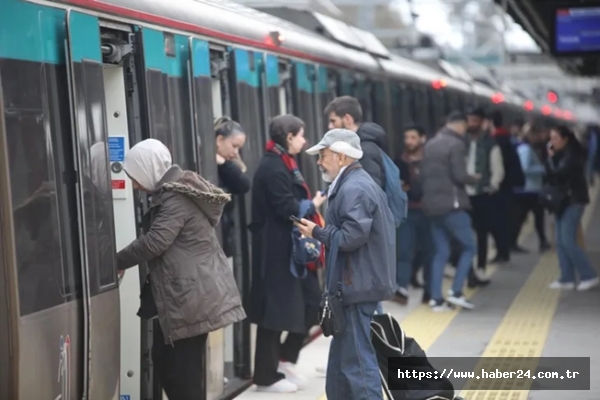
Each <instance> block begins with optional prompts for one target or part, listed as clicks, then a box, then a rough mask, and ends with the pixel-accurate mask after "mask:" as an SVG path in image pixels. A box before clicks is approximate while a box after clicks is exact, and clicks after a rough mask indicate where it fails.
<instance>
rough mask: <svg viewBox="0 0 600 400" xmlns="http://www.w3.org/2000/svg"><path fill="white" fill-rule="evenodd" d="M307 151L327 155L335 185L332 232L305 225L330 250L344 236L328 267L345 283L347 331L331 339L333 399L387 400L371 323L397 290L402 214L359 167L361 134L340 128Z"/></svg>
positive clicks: (322, 162) (323, 161) (328, 175)
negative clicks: (398, 215)
mask: <svg viewBox="0 0 600 400" xmlns="http://www.w3.org/2000/svg"><path fill="white" fill-rule="evenodd" d="M306 152H307V153H308V154H310V155H318V156H319V159H318V161H317V164H318V165H319V168H320V170H321V173H322V174H323V179H324V180H325V181H327V182H332V183H331V186H330V187H329V192H328V202H329V204H328V208H327V214H326V216H325V220H326V224H325V228H321V227H319V226H316V225H315V224H314V223H312V222H310V221H307V220H305V219H303V220H301V223H298V224H297V226H298V228H299V229H300V231H301V232H302V234H304V235H305V236H307V237H313V238H315V239H317V240H319V241H320V242H321V243H323V244H324V245H325V246H326V247H327V248H330V245H331V242H332V237H333V236H334V234H336V233H337V232H340V235H339V236H340V239H339V253H338V256H337V263H336V264H335V265H327V266H326V268H333V270H331V273H332V275H333V276H335V277H336V278H335V279H336V281H334V283H336V282H341V286H342V302H343V308H344V317H345V321H346V327H345V330H344V332H343V333H342V334H341V335H339V336H336V337H334V338H333V340H332V341H331V348H330V350H329V362H328V365H327V383H326V392H327V398H329V399H332V400H337V399H344V400H353V399H354V400H359V399H361V400H362V399H382V391H381V381H380V376H379V367H378V365H377V356H376V354H375V350H374V349H373V346H372V345H371V340H370V323H371V318H372V316H373V314H374V313H375V310H376V309H377V303H378V302H380V301H382V300H388V299H391V298H393V297H394V293H395V289H396V283H395V278H396V266H395V265H396V243H395V237H396V235H395V225H394V217H393V215H392V212H391V210H390V208H389V207H388V205H387V197H386V195H385V193H384V192H383V190H382V189H381V187H379V185H377V183H375V181H374V180H373V178H371V177H370V176H369V174H368V173H367V172H365V171H364V169H363V168H362V166H361V165H360V163H359V162H358V160H360V159H361V157H362V156H363V151H362V149H361V146H360V139H359V137H358V136H357V135H356V133H354V132H352V131H349V130H346V129H333V130H331V131H329V132H327V134H326V135H325V136H324V137H323V139H322V140H321V141H320V142H319V143H318V144H317V145H316V146H314V147H311V148H310V149H308V150H307V151H306Z"/></svg>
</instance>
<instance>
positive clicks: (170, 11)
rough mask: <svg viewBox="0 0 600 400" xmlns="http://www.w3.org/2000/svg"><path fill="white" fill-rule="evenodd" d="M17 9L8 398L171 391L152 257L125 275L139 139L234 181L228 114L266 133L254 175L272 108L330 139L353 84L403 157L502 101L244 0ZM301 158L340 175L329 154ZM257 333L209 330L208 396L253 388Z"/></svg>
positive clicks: (4, 327)
mask: <svg viewBox="0 0 600 400" xmlns="http://www.w3.org/2000/svg"><path fill="white" fill-rule="evenodd" d="M0 9H2V13H0V217H1V218H0V238H1V240H0V252H1V253H0V319H1V321H2V322H1V323H0V346H2V354H4V355H8V356H5V357H2V358H0V398H2V399H10V400H13V399H22V400H31V399H42V398H44V399H45V398H51V399H57V400H58V399H60V400H73V399H81V398H85V399H89V400H96V399H98V400H108V399H117V398H120V399H122V400H141V399H145V400H146V399H155V400H158V399H160V398H161V397H162V395H161V393H162V391H161V388H160V382H157V380H156V379H154V378H153V375H152V360H151V354H150V348H151V345H152V341H153V332H154V331H155V329H156V326H154V324H153V323H148V322H145V321H140V320H139V319H138V318H137V317H136V315H135V314H136V312H137V309H138V307H139V297H138V296H139V290H140V282H143V279H145V276H146V274H147V267H146V266H145V265H140V266H139V267H136V268H133V269H131V270H128V271H127V273H126V274H125V276H124V277H123V279H122V280H121V281H119V279H118V277H117V274H116V270H115V254H116V251H118V250H119V249H121V248H123V247H124V246H126V245H127V244H128V243H130V242H131V241H132V240H133V239H135V237H136V236H137V235H139V234H141V233H143V231H144V228H145V224H144V221H145V219H144V218H143V215H144V213H145V211H146V210H147V208H148V199H147V198H146V197H145V196H138V195H136V194H135V193H134V192H133V190H132V187H131V182H130V181H129V180H128V178H127V176H126V175H125V173H124V172H123V170H122V162H123V158H124V155H125V154H126V152H127V150H128V148H129V147H130V146H131V145H133V144H134V143H136V142H138V141H140V140H143V139H145V138H150V137H151V138H156V139H159V140H161V141H163V142H164V143H165V144H166V145H167V146H168V147H169V149H170V150H171V152H172V154H173V158H174V162H176V163H177V164H179V165H181V166H182V167H183V168H185V169H190V170H195V171H198V172H199V173H201V174H202V175H203V176H205V177H206V178H207V179H210V180H211V181H213V182H214V183H218V176H217V166H216V161H215V152H216V150H215V143H214V133H213V121H214V120H215V118H217V117H219V116H221V115H223V114H227V115H230V116H232V117H233V119H235V120H237V121H239V122H240V123H241V124H242V126H243V127H244V129H245V131H246V133H247V135H248V141H247V144H246V146H245V148H244V149H243V154H242V155H243V158H244V161H245V163H246V165H247V166H248V174H250V175H251V174H252V173H253V172H254V170H255V169H256V167H257V164H258V162H259V159H260V157H261V156H262V154H263V149H264V146H265V143H266V139H267V126H268V123H269V120H270V118H271V117H273V116H275V115H279V114H282V113H294V114H296V115H298V116H299V117H301V118H302V119H303V120H304V121H305V122H306V125H307V129H306V131H307V138H308V141H309V142H311V143H315V142H316V141H317V140H318V138H319V137H320V136H321V135H322V134H323V132H324V130H325V126H326V121H325V119H324V118H323V115H322V114H323V108H324V107H325V105H326V103H327V102H329V101H330V100H331V99H333V98H334V97H335V96H338V95H343V94H347V95H353V96H356V97H357V98H359V100H360V101H361V103H362V104H363V107H364V109H365V117H366V119H368V120H373V121H375V122H378V123H379V124H381V125H382V126H384V127H385V129H386V131H387V133H388V136H389V138H390V147H389V149H388V150H389V152H390V154H394V153H396V152H398V151H400V149H401V146H402V144H401V143H402V141H401V140H398V137H397V136H398V133H399V132H400V129H401V127H402V126H403V125H405V124H407V123H412V122H415V123H420V124H422V125H424V126H426V127H427V129H428V130H429V131H430V132H435V131H436V130H437V128H438V127H439V125H440V124H441V122H442V121H443V118H444V116H445V115H446V114H447V112H448V111H449V110H451V109H453V108H464V107H466V106H467V105H468V104H471V103H473V102H475V103H481V104H487V105H492V104H493V103H494V93H490V90H488V89H485V87H482V88H479V86H478V85H472V84H469V83H465V82H462V81H460V80H456V79H452V78H450V77H449V76H446V75H444V74H442V73H439V72H437V71H435V70H432V69H429V68H427V67H425V66H423V65H420V64H418V63H415V62H413V61H409V60H405V59H402V58H400V57H397V56H393V55H385V54H384V55H381V54H379V55H378V54H373V52H370V51H368V50H360V49H355V48H348V47H346V46H343V45H341V44H340V43H336V42H335V41H333V40H330V39H327V38H325V37H323V36H321V35H319V34H317V33H315V32H312V31H310V30H307V29H304V28H300V27H299V26H297V25H295V24H293V23H291V22H289V21H284V20H282V19H280V18H276V17H273V16H270V15H267V14H265V13H262V12H258V11H256V10H252V9H249V8H247V7H243V6H240V5H238V4H235V3H232V2H227V1H218V2H217V1H209V0H206V1H200V0H198V1H195V0H180V1H177V2H164V1H158V0H135V1H134V0H102V1H98V0H62V1H46V0H36V1H24V0H0ZM500 103H502V102H500ZM517 109H518V110H513V111H515V112H516V111H519V112H529V111H531V110H527V109H525V110H522V109H521V108H519V107H517ZM544 110H546V109H542V112H543V113H545V112H546V111H547V110H546V111H544ZM550 114H552V112H551V113H550ZM300 165H301V168H302V170H303V173H304V175H305V176H306V179H307V182H308V183H309V185H310V186H311V187H312V188H313V189H317V188H322V187H323V182H322V180H321V178H320V174H319V173H318V170H317V168H316V165H315V163H314V160H312V159H309V158H306V157H304V156H302V157H301V159H300ZM234 201H235V203H236V209H237V213H236V221H235V223H236V230H235V232H234V234H235V236H236V248H237V252H236V255H235V256H234V257H233V259H232V262H231V267H232V269H233V271H234V274H235V277H236V279H237V281H238V285H239V288H240V291H241V293H242V296H243V297H244V301H248V294H249V289H250V250H249V236H248V232H247V230H246V229H245V227H246V226H247V224H248V222H249V207H250V202H249V199H248V197H247V196H236V197H235V198H234ZM252 346H253V340H252V329H251V326H250V324H249V323H248V322H246V321H244V322H241V323H238V324H236V325H235V326H232V327H230V328H227V329H224V330H221V331H218V332H213V333H211V334H210V335H209V340H208V345H207V350H206V354H205V355H204V356H202V357H201V358H202V360H203V361H204V362H205V364H206V371H207V372H206V376H205V377H203V381H204V384H205V385H204V386H205V392H204V393H202V396H204V398H206V399H222V398H227V397H232V396H234V395H235V394H236V393H238V392H239V391H240V390H243V389H244V388H246V387H247V386H248V384H249V382H250V378H251V376H252V354H253V351H252Z"/></svg>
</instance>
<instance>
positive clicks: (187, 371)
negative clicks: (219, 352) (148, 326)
mask: <svg viewBox="0 0 600 400" xmlns="http://www.w3.org/2000/svg"><path fill="white" fill-rule="evenodd" d="M154 326H155V328H158V329H155V333H154V343H153V345H152V360H153V361H154V374H155V375H156V377H157V378H158V379H159V381H160V384H161V386H162V388H163V390H164V391H165V393H166V395H167V397H168V398H169V400H202V399H204V398H205V396H206V394H205V392H206V389H205V387H204V382H205V379H204V374H205V373H206V371H205V369H204V362H205V355H206V339H207V337H208V334H204V335H199V336H194V337H191V338H188V339H181V340H176V341H174V342H173V345H170V344H165V341H164V336H163V333H162V330H161V329H160V328H159V327H158V324H154Z"/></svg>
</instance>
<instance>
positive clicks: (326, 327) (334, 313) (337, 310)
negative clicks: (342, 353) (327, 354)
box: [319, 231, 346, 337]
mask: <svg viewBox="0 0 600 400" xmlns="http://www.w3.org/2000/svg"><path fill="white" fill-rule="evenodd" d="M340 236H341V232H340V231H337V232H336V233H334V234H333V237H332V238H331V243H330V247H329V251H328V253H327V259H326V262H325V268H326V269H327V273H326V279H325V292H324V293H323V297H322V299H321V305H320V310H319V325H321V330H322V331H323V336H325V337H329V336H334V337H336V336H339V335H341V334H342V333H344V330H345V328H346V319H345V318H344V308H343V305H342V282H341V279H340V280H337V281H336V279H335V278H334V276H335V275H337V274H334V271H335V270H336V261H337V255H338V251H339V243H340Z"/></svg>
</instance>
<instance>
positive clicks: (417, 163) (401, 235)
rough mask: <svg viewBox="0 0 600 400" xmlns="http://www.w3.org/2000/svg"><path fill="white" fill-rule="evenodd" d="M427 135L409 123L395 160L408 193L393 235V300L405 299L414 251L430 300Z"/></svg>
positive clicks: (421, 129)
mask: <svg viewBox="0 0 600 400" xmlns="http://www.w3.org/2000/svg"><path fill="white" fill-rule="evenodd" d="M426 138H427V135H426V132H425V129H424V128H423V127H420V126H408V127H406V128H405V129H404V152H403V153H402V154H401V155H400V157H398V159H397V160H396V165H397V166H398V169H399V170H400V176H401V178H402V189H404V191H405V192H406V194H407V196H408V215H407V217H406V221H404V222H403V223H402V224H401V225H400V228H398V230H397V234H396V241H397V244H396V250H397V252H398V254H397V256H398V257H397V258H398V266H397V270H396V283H397V284H398V290H397V291H396V301H398V302H399V303H400V304H406V303H407V302H408V285H409V283H410V279H411V276H412V272H413V264H414V262H415V259H416V256H417V253H419V254H421V260H420V262H421V263H422V265H423V277H424V280H425V288H424V291H423V302H425V303H426V302H429V300H430V295H429V283H430V279H429V276H430V270H431V257H432V255H433V254H432V253H433V244H432V243H431V226H430V222H429V218H428V217H427V216H426V215H425V214H424V213H423V210H422V207H421V199H422V197H423V189H422V186H421V162H422V160H423V144H424V143H425V140H426Z"/></svg>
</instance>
